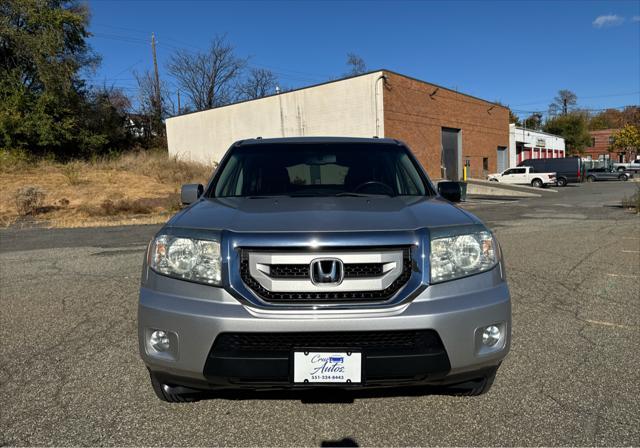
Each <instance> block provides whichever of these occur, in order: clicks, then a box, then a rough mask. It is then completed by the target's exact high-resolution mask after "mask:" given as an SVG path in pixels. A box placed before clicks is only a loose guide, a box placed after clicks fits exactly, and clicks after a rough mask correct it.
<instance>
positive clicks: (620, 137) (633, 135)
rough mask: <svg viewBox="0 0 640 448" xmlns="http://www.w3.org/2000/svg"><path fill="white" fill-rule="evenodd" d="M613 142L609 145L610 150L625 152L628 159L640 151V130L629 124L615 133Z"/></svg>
mask: <svg viewBox="0 0 640 448" xmlns="http://www.w3.org/2000/svg"><path fill="white" fill-rule="evenodd" d="M612 137H613V142H612V143H611V144H610V145H609V151H610V152H614V151H615V152H617V153H625V155H626V156H627V159H628V160H629V159H633V157H632V156H633V155H637V154H638V153H639V152H640V130H638V128H637V127H636V126H634V125H632V124H628V125H626V126H625V127H623V128H622V129H620V130H619V131H617V132H615V133H614V134H613V135H612Z"/></svg>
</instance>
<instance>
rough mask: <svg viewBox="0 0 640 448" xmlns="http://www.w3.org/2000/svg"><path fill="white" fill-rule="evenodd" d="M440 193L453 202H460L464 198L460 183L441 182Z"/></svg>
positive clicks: (439, 185)
mask: <svg viewBox="0 0 640 448" xmlns="http://www.w3.org/2000/svg"><path fill="white" fill-rule="evenodd" d="M438 193H439V194H440V196H442V197H443V198H445V199H446V200H447V201H451V202H460V200H461V198H462V189H461V188H460V183H459V182H448V181H445V182H440V183H439V184H438Z"/></svg>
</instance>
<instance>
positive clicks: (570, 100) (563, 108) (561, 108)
mask: <svg viewBox="0 0 640 448" xmlns="http://www.w3.org/2000/svg"><path fill="white" fill-rule="evenodd" d="M577 103H578V97H577V95H576V94H575V93H573V92H572V91H571V90H564V89H563V90H559V91H558V95H556V97H555V98H554V99H553V103H551V104H549V115H551V116H556V115H558V114H562V115H567V113H569V109H572V108H573V107H574V106H575V105H576V104H577Z"/></svg>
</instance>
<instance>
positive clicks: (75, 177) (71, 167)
mask: <svg viewBox="0 0 640 448" xmlns="http://www.w3.org/2000/svg"><path fill="white" fill-rule="evenodd" d="M61 170H62V174H63V175H64V177H66V178H67V182H68V183H69V185H79V184H81V183H82V176H81V172H82V163H81V162H78V161H75V162H69V163H67V164H65V165H62V167H61Z"/></svg>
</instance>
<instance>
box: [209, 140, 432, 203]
mask: <svg viewBox="0 0 640 448" xmlns="http://www.w3.org/2000/svg"><path fill="white" fill-rule="evenodd" d="M220 170H221V171H220V173H219V174H218V175H217V176H216V182H215V185H214V187H213V195H212V196H215V197H247V196H248V197H261V196H267V197H268V196H376V195H382V196H424V195H425V194H427V191H429V190H428V187H427V185H426V184H425V180H424V179H423V177H422V175H421V174H420V172H419V170H418V169H417V167H416V164H415V162H414V159H413V158H412V157H410V155H409V152H408V150H407V149H406V148H405V147H403V146H399V145H393V144H388V145H387V144H382V143H376V144H366V143H331V144H318V143H314V144H309V143H307V144H294V143H286V144H276V143H274V144H267V143H263V144H260V145H249V146H245V147H242V146H240V147H237V148H234V149H232V153H231V154H230V156H229V157H228V158H227V159H226V162H225V163H224V164H223V166H222V167H221V168H220Z"/></svg>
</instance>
